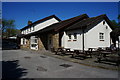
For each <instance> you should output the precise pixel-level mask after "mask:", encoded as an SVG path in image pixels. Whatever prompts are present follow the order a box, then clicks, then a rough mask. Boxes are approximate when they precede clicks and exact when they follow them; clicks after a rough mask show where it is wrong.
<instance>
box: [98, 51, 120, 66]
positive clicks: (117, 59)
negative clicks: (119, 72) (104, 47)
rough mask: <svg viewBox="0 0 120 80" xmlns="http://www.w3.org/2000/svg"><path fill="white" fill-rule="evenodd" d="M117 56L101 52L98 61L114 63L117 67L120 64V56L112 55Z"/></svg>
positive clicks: (109, 52) (108, 52)
mask: <svg viewBox="0 0 120 80" xmlns="http://www.w3.org/2000/svg"><path fill="white" fill-rule="evenodd" d="M111 54H115V53H114V52H111V51H99V55H98V57H97V61H98V62H101V61H109V62H114V63H116V65H119V64H120V56H119V55H117V54H116V55H111Z"/></svg>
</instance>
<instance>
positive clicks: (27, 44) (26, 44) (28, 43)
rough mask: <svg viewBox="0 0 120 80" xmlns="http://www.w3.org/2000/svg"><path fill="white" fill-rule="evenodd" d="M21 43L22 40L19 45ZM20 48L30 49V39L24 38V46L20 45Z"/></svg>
mask: <svg viewBox="0 0 120 80" xmlns="http://www.w3.org/2000/svg"><path fill="white" fill-rule="evenodd" d="M22 41H23V38H22V39H21V43H22ZM20 47H21V48H24V49H30V39H26V38H25V44H23V43H22V44H21V46H20Z"/></svg>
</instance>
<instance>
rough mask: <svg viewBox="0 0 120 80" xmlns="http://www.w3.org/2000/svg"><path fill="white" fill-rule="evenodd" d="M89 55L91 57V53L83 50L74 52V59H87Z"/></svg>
mask: <svg viewBox="0 0 120 80" xmlns="http://www.w3.org/2000/svg"><path fill="white" fill-rule="evenodd" d="M88 55H89V56H90V57H91V53H89V51H85V52H83V51H82V50H74V51H73V54H72V57H73V58H74V57H76V56H81V57H84V58H86V57H87V56H88Z"/></svg>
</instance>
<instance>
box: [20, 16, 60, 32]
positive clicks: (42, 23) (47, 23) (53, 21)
mask: <svg viewBox="0 0 120 80" xmlns="http://www.w3.org/2000/svg"><path fill="white" fill-rule="evenodd" d="M57 22H59V21H58V20H56V19H55V18H51V19H49V20H46V21H44V22H41V23H39V24H37V25H35V26H34V30H31V31H30V28H27V29H25V30H23V31H21V34H29V33H32V32H35V31H38V30H40V29H43V28H45V27H47V26H50V25H52V24H54V23H57Z"/></svg>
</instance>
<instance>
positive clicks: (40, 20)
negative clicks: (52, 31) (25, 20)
mask: <svg viewBox="0 0 120 80" xmlns="http://www.w3.org/2000/svg"><path fill="white" fill-rule="evenodd" d="M53 17H54V18H56V19H57V20H58V21H61V19H59V18H58V17H57V16H56V15H54V14H53V15H50V16H48V17H44V18H42V19H39V20H37V21H35V22H33V23H31V24H30V25H27V26H25V27H23V28H22V29H21V30H23V29H26V28H27V27H29V26H32V25H33V24H36V23H39V22H42V21H45V20H48V19H50V18H53Z"/></svg>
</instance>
